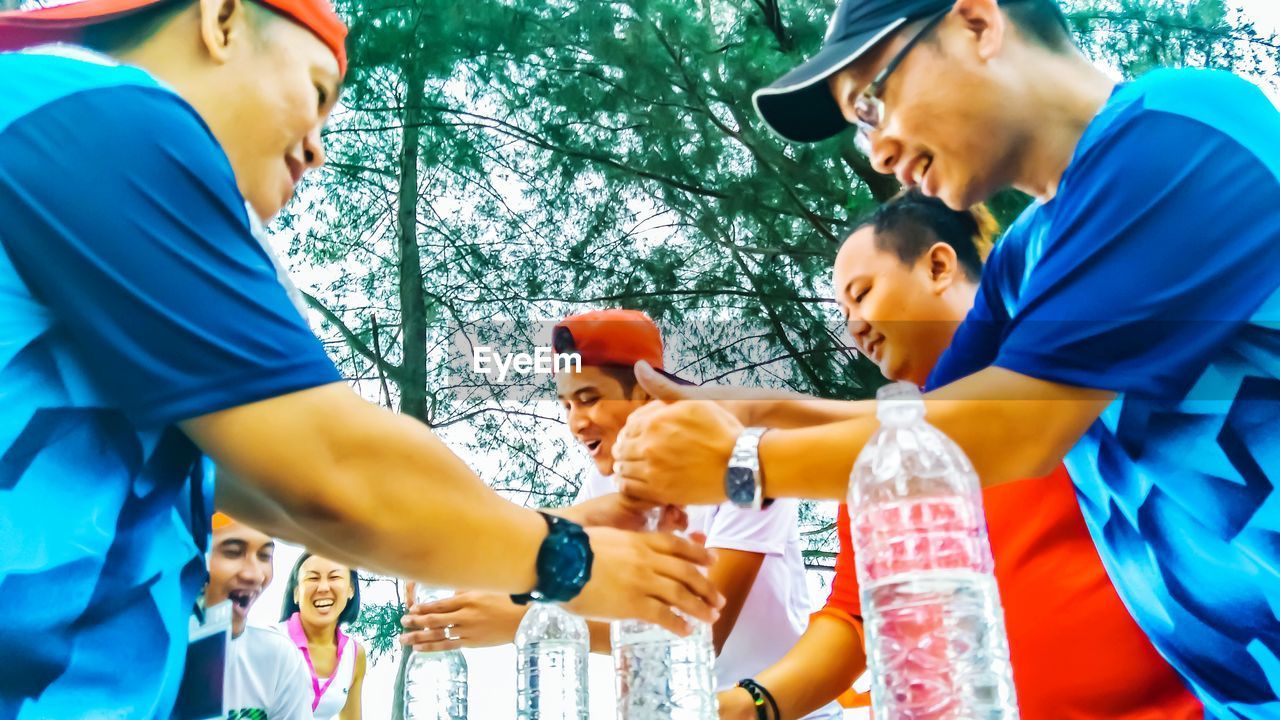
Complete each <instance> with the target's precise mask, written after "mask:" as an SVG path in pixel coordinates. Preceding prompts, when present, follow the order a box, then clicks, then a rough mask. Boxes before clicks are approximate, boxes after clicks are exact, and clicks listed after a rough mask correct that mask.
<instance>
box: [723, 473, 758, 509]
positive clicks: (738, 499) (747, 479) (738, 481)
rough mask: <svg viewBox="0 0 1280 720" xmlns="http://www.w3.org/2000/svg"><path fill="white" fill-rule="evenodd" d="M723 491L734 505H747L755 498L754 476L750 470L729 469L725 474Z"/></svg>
mask: <svg viewBox="0 0 1280 720" xmlns="http://www.w3.org/2000/svg"><path fill="white" fill-rule="evenodd" d="M724 489H725V494H726V495H728V496H729V500H730V501H732V502H733V503H734V504H736V505H744V504H748V503H750V502H752V501H753V500H755V497H756V474H755V473H754V472H752V471H751V468H744V467H731V468H729V470H728V471H727V472H726V473H725V478H724Z"/></svg>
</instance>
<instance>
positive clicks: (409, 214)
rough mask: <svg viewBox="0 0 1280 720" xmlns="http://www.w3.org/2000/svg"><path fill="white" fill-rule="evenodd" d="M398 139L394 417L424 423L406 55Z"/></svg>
mask: <svg viewBox="0 0 1280 720" xmlns="http://www.w3.org/2000/svg"><path fill="white" fill-rule="evenodd" d="M404 79H405V98H404V137H403V139H402V142H401V147H400V192H399V196H398V198H397V210H396V226H397V228H398V235H399V243H400V247H399V258H400V263H399V267H398V268H397V270H398V273H399V276H400V277H399V281H400V287H399V295H400V323H401V328H402V330H403V335H402V338H401V342H402V344H403V348H402V358H403V360H402V362H401V368H402V369H403V373H402V374H401V377H400V378H399V384H400V412H401V414H404V415H408V416H410V417H415V418H417V419H419V420H421V421H423V422H426V420H427V387H426V386H427V309H426V302H425V297H426V293H425V292H424V291H423V287H422V257H421V254H420V252H419V249H418V153H419V150H420V149H421V142H422V141H421V129H420V127H419V126H420V124H421V123H420V116H421V113H422V100H423V79H422V75H421V73H420V72H419V70H418V66H417V63H416V62H415V61H414V58H413V57H412V56H411V55H410V56H408V57H406V58H405V61H404Z"/></svg>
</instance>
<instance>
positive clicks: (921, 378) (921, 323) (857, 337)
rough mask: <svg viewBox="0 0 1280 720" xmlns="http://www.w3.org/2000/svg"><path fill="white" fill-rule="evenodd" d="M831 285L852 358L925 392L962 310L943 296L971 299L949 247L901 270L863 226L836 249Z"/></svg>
mask: <svg viewBox="0 0 1280 720" xmlns="http://www.w3.org/2000/svg"><path fill="white" fill-rule="evenodd" d="M832 283H833V286H834V288H835V291H836V303H837V304H838V305H839V306H840V311H841V312H842V313H843V314H844V315H845V317H846V318H847V320H848V325H849V334H850V335H851V336H852V337H853V342H854V345H855V346H856V347H857V348H858V351H859V352H861V353H862V354H864V355H866V356H867V357H869V358H871V360H872V361H873V362H875V364H876V365H877V366H879V368H880V372H882V373H884V376H885V377H886V378H889V379H890V380H906V381H910V382H913V383H915V384H916V385H924V384H925V381H926V380H927V379H928V377H929V373H930V372H932V370H933V366H934V365H935V364H936V363H937V361H938V357H939V356H940V355H941V354H942V351H943V350H945V349H946V347H947V345H949V344H950V343H951V338H952V336H953V335H954V334H955V329H956V327H957V325H958V324H959V322H960V321H961V320H963V319H964V314H965V311H966V310H967V309H968V305H959V304H958V303H957V302H956V301H955V300H954V296H955V293H949V292H948V291H949V290H950V289H952V288H954V287H956V286H957V284H963V285H964V286H965V288H964V289H965V290H967V292H968V298H969V303H970V304H971V302H972V292H973V290H972V288H973V284H972V283H971V282H969V281H967V280H965V279H963V276H962V272H961V271H960V270H959V267H958V264H957V262H956V260H955V251H954V250H952V249H951V247H950V246H948V245H946V244H945V243H937V244H935V245H934V246H933V247H931V248H930V249H929V250H928V251H927V252H925V253H924V254H923V255H921V256H920V258H919V259H917V260H916V261H915V262H912V263H905V262H903V261H902V259H901V258H900V257H899V256H898V255H897V254H896V253H894V252H892V251H890V250H884V249H881V248H880V247H878V246H877V244H876V235H875V230H874V228H873V227H872V226H870V225H866V226H863V227H861V228H859V229H858V230H856V231H854V233H853V234H852V235H850V236H849V239H848V240H846V241H845V243H844V246H843V247H841V248H840V252H839V254H838V255H837V256H836V262H835V270H834V273H833V279H832Z"/></svg>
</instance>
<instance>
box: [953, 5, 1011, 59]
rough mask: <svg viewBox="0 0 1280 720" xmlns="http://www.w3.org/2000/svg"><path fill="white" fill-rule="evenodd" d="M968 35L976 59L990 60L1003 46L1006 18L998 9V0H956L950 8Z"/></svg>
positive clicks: (1006, 26) (1006, 24) (1006, 25)
mask: <svg viewBox="0 0 1280 720" xmlns="http://www.w3.org/2000/svg"><path fill="white" fill-rule="evenodd" d="M951 15H952V17H953V18H958V19H959V21H960V23H961V24H962V26H963V27H964V29H965V31H966V32H967V33H968V35H969V37H970V38H972V40H973V41H974V42H975V43H976V46H975V50H976V52H977V55H978V59H979V60H982V61H987V60H991V59H992V58H995V57H996V56H997V55H999V54H1000V50H1001V49H1003V48H1004V41H1005V31H1006V30H1007V29H1008V19H1007V18H1006V17H1005V15H1004V13H1003V12H1002V11H1001V10H1000V4H999V0H956V4H955V7H953V8H952V10H951Z"/></svg>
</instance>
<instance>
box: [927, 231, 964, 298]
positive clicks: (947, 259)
mask: <svg viewBox="0 0 1280 720" xmlns="http://www.w3.org/2000/svg"><path fill="white" fill-rule="evenodd" d="M924 259H925V261H926V262H927V263H928V264H929V280H930V282H932V283H933V291H934V292H935V293H937V294H941V293H942V292H943V291H944V290H946V289H947V288H949V287H951V286H952V285H953V284H954V283H955V281H956V277H957V275H959V274H960V258H958V257H957V256H956V250H955V248H953V247H951V246H950V245H948V244H946V243H944V242H937V243H934V244H933V247H931V248H929V251H928V252H927V253H925V256H924Z"/></svg>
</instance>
